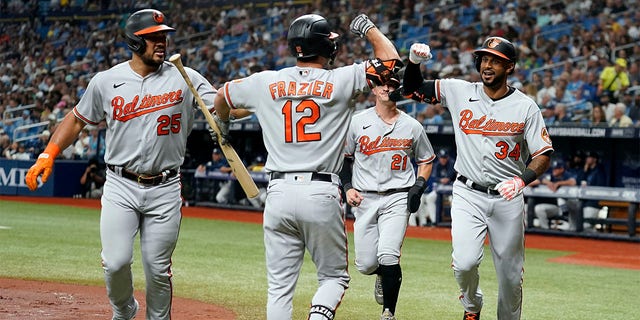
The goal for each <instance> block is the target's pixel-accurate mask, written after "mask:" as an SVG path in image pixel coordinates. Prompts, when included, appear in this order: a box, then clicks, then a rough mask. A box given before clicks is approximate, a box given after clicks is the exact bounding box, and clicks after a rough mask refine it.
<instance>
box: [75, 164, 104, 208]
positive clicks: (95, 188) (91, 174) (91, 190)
mask: <svg viewBox="0 0 640 320" xmlns="http://www.w3.org/2000/svg"><path fill="white" fill-rule="evenodd" d="M105 180H106V179H105V170H104V168H102V167H101V166H100V164H99V162H98V159H97V158H91V159H89V164H88V165H87V168H86V169H85V170H84V173H83V174H82V177H80V185H81V186H82V197H83V198H90V199H98V198H100V197H102V187H103V186H104V182H105Z"/></svg>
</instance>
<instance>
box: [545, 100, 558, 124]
mask: <svg viewBox="0 0 640 320" xmlns="http://www.w3.org/2000/svg"><path fill="white" fill-rule="evenodd" d="M543 108H544V109H542V118H543V119H544V123H545V125H546V126H547V127H549V126H554V125H555V124H556V109H555V107H554V106H553V105H552V104H548V105H545V106H544V107H543Z"/></svg>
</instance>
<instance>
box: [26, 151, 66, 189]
mask: <svg viewBox="0 0 640 320" xmlns="http://www.w3.org/2000/svg"><path fill="white" fill-rule="evenodd" d="M59 153H60V147H58V145H57V144H55V143H49V144H48V145H47V148H46V149H44V152H42V153H41V154H40V155H39V156H38V160H36V163H35V164H34V165H33V166H31V168H29V171H28V172H27V176H26V177H25V178H24V180H25V182H26V183H27V187H29V190H31V191H34V190H36V189H37V188H38V176H40V175H42V183H45V182H47V179H49V175H51V171H53V160H54V159H55V158H56V157H57V156H58V154H59Z"/></svg>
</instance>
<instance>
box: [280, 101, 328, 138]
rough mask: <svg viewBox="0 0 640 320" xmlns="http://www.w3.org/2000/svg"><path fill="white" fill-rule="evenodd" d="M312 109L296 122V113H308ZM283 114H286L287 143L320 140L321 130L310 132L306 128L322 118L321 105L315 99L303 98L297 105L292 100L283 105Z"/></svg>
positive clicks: (285, 131)
mask: <svg viewBox="0 0 640 320" xmlns="http://www.w3.org/2000/svg"><path fill="white" fill-rule="evenodd" d="M307 111H310V112H311V113H310V114H308V115H302V116H300V118H299V119H298V121H296V122H295V123H294V121H293V118H294V115H297V114H302V113H306V112H307ZM282 115H283V116H284V141H285V142H287V143H292V142H294V138H295V142H309V141H319V140H320V139H321V135H320V132H308V131H307V130H306V126H307V125H312V124H314V123H316V122H317V121H318V119H319V118H320V106H318V104H317V103H315V101H313V100H302V101H300V103H298V104H297V105H296V106H295V107H294V106H293V102H292V101H291V100H287V102H286V103H285V104H284V106H282Z"/></svg>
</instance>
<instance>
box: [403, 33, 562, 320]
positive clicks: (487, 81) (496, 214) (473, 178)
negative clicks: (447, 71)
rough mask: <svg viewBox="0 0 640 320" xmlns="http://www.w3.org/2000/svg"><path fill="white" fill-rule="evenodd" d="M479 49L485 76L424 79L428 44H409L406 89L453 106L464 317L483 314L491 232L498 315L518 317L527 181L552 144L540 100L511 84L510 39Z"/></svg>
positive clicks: (455, 233) (456, 260)
mask: <svg viewBox="0 0 640 320" xmlns="http://www.w3.org/2000/svg"><path fill="white" fill-rule="evenodd" d="M474 57H475V66H476V69H477V70H478V72H480V75H481V80H482V82H477V83H470V82H467V81H464V80H458V79H441V80H440V79H439V80H429V81H424V80H423V78H422V74H421V73H420V65H419V64H420V63H421V62H423V61H427V60H428V59H429V58H431V53H430V48H429V46H428V45H426V44H423V43H416V44H413V45H411V48H410V52H409V60H410V61H409V62H410V63H409V64H408V66H407V68H406V71H405V74H404V78H403V84H404V94H405V95H406V96H408V97H411V98H413V99H416V100H420V101H426V102H431V103H433V102H438V101H439V102H441V104H442V105H443V106H445V107H447V108H449V110H450V111H451V116H452V121H453V127H454V132H455V141H456V147H457V150H456V151H457V152H456V153H457V158H456V163H455V169H456V171H457V172H458V176H457V178H456V182H454V184H453V198H452V205H451V219H452V222H451V236H452V245H453V252H452V258H453V262H452V266H453V271H454V276H455V279H456V281H457V282H458V285H459V286H460V293H461V294H460V302H461V303H462V306H463V307H464V319H466V320H473V319H479V318H480V311H481V310H482V291H481V290H480V286H479V275H478V267H479V265H480V262H481V261H482V258H483V245H484V241H485V238H486V236H487V235H490V237H491V243H490V247H491V252H492V254H493V262H494V264H495V267H496V273H497V277H498V310H497V314H498V319H499V320H511V319H520V314H521V307H522V275H523V272H524V271H523V264H524V225H525V219H524V200H523V195H522V189H523V188H524V187H525V186H526V185H527V184H529V183H530V182H532V181H533V180H535V179H536V178H537V177H538V176H540V175H541V174H543V173H544V172H545V171H546V170H547V169H548V168H549V161H550V160H549V155H550V153H552V152H553V146H552V144H551V139H550V138H549V134H548V133H547V129H546V127H545V125H544V121H543V119H542V115H541V113H540V109H539V108H538V106H537V105H536V103H535V102H534V101H533V100H532V99H530V98H529V97H528V96H527V95H525V94H524V93H522V92H520V91H519V90H516V89H515V88H513V87H510V86H508V85H507V77H508V75H510V74H512V73H513V72H514V70H515V66H516V59H517V54H516V49H515V47H514V46H513V44H512V43H511V42H509V41H508V40H506V39H504V38H500V37H489V38H487V39H486V40H485V41H484V43H483V44H482V47H481V48H479V49H477V50H475V51H474ZM394 98H395V97H394ZM527 162H528V165H527V164H526V163H527Z"/></svg>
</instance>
